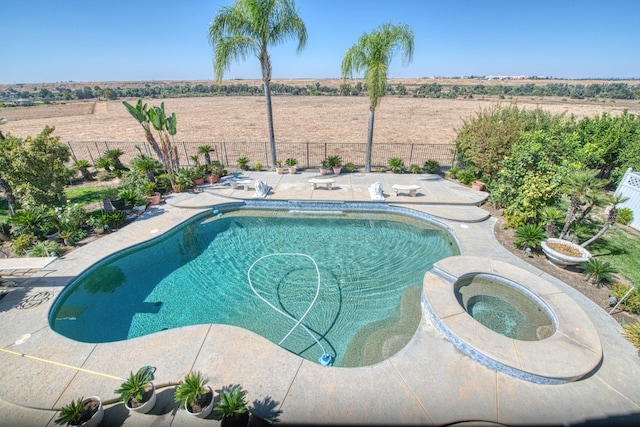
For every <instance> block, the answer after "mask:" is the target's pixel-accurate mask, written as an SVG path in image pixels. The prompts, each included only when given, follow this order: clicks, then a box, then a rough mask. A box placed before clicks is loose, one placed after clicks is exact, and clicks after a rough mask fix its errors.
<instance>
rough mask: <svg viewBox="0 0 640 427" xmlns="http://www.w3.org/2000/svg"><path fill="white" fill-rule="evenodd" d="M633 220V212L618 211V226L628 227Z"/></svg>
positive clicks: (624, 209)
mask: <svg viewBox="0 0 640 427" xmlns="http://www.w3.org/2000/svg"><path fill="white" fill-rule="evenodd" d="M632 220H633V211H632V210H631V209H629V208H622V209H618V219H617V221H618V222H619V223H620V224H624V225H629V223H630V222H631V221H632Z"/></svg>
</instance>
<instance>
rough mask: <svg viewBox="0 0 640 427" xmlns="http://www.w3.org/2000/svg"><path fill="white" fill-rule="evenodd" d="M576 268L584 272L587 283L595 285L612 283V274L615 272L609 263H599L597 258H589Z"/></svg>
mask: <svg viewBox="0 0 640 427" xmlns="http://www.w3.org/2000/svg"><path fill="white" fill-rule="evenodd" d="M578 268H580V270H582V271H583V272H584V274H585V276H586V279H587V280H588V281H591V283H595V284H600V283H602V282H611V281H613V274H614V273H616V272H617V271H616V269H615V268H614V267H613V266H612V265H611V263H610V262H607V261H600V260H599V259H597V258H590V259H589V261H588V262H586V263H584V264H582V265H580V266H578Z"/></svg>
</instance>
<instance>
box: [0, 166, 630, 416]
mask: <svg viewBox="0 0 640 427" xmlns="http://www.w3.org/2000/svg"><path fill="white" fill-rule="evenodd" d="M313 177H319V175H318V174H313V173H297V174H296V175H277V174H275V173H274V172H251V173H244V174H242V175H238V176H236V177H235V178H236V179H251V180H254V181H255V180H256V179H259V180H261V181H264V182H266V183H267V184H268V185H269V186H271V187H272V190H271V192H270V194H269V195H267V198H268V199H272V200H307V201H320V200H323V201H333V202H340V201H351V200H355V201H370V200H371V199H370V194H369V192H368V187H369V186H370V185H371V184H373V183H374V182H381V183H382V184H383V189H384V193H385V195H386V196H387V197H386V198H385V201H384V202H375V203H389V204H392V205H398V206H403V207H408V208H410V209H416V210H420V211H422V212H426V213H428V214H431V215H433V216H434V217H437V218H439V220H440V221H441V222H442V223H444V224H446V225H447V226H449V227H450V228H451V229H452V230H453V231H454V233H455V234H456V237H457V240H458V242H459V244H460V249H461V254H462V255H465V256H475V257H484V258H489V259H491V260H496V261H501V262H504V263H508V264H510V265H512V266H515V267H519V268H522V269H524V270H527V271H529V272H531V273H533V274H535V275H536V276H537V277H539V278H541V279H544V280H546V281H547V282H549V283H550V284H552V285H553V286H555V287H557V288H558V289H559V290H560V291H562V293H564V294H566V295H567V296H569V297H570V298H571V299H573V301H575V302H576V303H577V304H578V305H579V306H580V307H581V308H582V310H583V311H584V312H585V313H586V316H587V317H588V319H589V321H590V322H591V323H592V324H593V327H594V328H595V330H596V332H597V336H598V338H599V340H600V343H601V346H602V352H603V359H602V363H601V365H600V366H598V367H597V368H596V370H595V371H594V372H593V373H592V374H591V375H589V376H588V377H586V378H584V379H581V380H579V381H575V382H569V383H565V384H560V385H542V384H535V383H531V382H527V381H523V380H520V379H517V378H514V377H512V376H509V375H506V374H503V373H501V372H498V371H495V370H492V369H490V368H488V367H486V366H484V365H482V364H480V363H478V362H476V361H475V360H473V359H472V358H470V357H469V356H467V355H466V354H465V353H463V352H462V351H460V350H458V348H457V347H456V346H455V345H453V344H452V343H451V342H450V341H449V340H448V339H446V338H445V337H444V336H443V335H442V334H441V333H440V332H439V331H438V330H437V329H436V328H435V326H434V325H433V324H432V323H431V322H430V321H429V320H428V318H427V316H426V315H425V313H424V312H423V318H422V320H421V322H420V325H419V327H418V329H417V331H416V332H415V334H414V336H413V338H412V340H411V341H410V342H409V344H408V345H407V346H406V347H405V348H403V349H402V350H400V351H399V352H398V353H396V354H394V355H393V356H391V357H390V358H389V359H387V360H385V361H383V362H380V363H377V364H375V365H372V366H367V367H362V368H335V367H333V368H326V367H322V366H320V365H318V364H316V363H313V362H310V361H307V360H304V359H301V358H299V357H297V356H295V355H293V354H291V353H289V352H287V351H286V350H284V349H281V348H280V347H278V346H277V345H275V344H273V343H271V342H270V341H268V340H266V339H264V338H262V337H260V336H257V335H255V334H254V333H252V332H249V331H246V330H243V329H239V328H235V327H232V326H226V325H195V326H187V327H183V328H179V329H173V330H167V331H163V332H160V333H156V334H153V335H149V336H144V337H139V338H135V339H132V340H127V341H120V342H113V343H101V344H88V343H80V342H76V341H73V340H70V339H68V338H66V337H63V336H61V335H59V334H57V333H56V332H54V331H52V330H51V328H50V327H49V323H48V318H47V316H48V313H49V310H50V308H51V306H52V304H53V302H54V300H55V299H56V297H57V296H58V295H60V293H61V292H62V291H63V290H64V288H65V286H67V285H68V284H69V283H71V282H72V281H73V280H74V278H75V277H77V276H78V275H79V274H81V273H82V272H83V271H84V270H86V269H87V268H88V267H90V266H91V265H92V264H94V263H95V262H97V261H99V260H100V259H102V258H104V257H106V256H108V255H110V254H112V253H115V252H118V251H120V250H123V249H125V248H127V247H130V246H132V245H135V244H137V243H140V242H143V241H146V240H149V239H151V238H154V237H156V236H159V235H161V234H162V233H164V232H166V231H168V230H170V229H171V228H173V227H174V226H175V225H176V224H178V223H181V222H183V221H186V220H188V219H189V218H191V217H193V216H194V215H197V214H199V213H200V212H203V211H204V210H206V209H209V208H210V207H212V206H216V205H220V204H223V203H228V202H230V201H233V200H237V199H250V198H252V196H253V191H252V190H248V191H247V190H244V189H243V188H238V189H233V188H232V186H231V185H230V179H231V177H227V178H226V179H223V180H222V181H221V182H220V183H217V184H211V185H205V186H202V187H201V188H200V191H198V192H193V193H182V194H177V195H172V196H169V197H167V198H166V204H162V205H159V206H153V207H150V208H149V209H147V211H146V212H145V213H144V214H143V215H141V216H140V217H139V218H138V219H136V220H135V221H134V222H133V223H131V224H129V225H127V226H126V228H124V229H122V230H120V231H118V232H115V233H112V234H109V235H106V236H104V237H102V238H100V239H99V240H96V241H94V242H91V243H89V244H87V245H85V246H83V247H81V248H78V249H76V250H75V251H73V252H71V253H70V254H68V255H66V256H64V257H61V258H59V259H57V260H55V261H54V262H52V263H51V264H49V265H47V266H45V267H44V268H42V269H41V270H40V271H39V272H37V273H35V274H34V275H33V276H32V277H31V278H30V279H27V280H25V281H24V282H22V283H21V285H20V286H19V287H17V288H15V289H14V290H13V291H11V292H10V293H9V294H8V295H7V296H5V297H4V298H3V299H2V300H0V322H1V323H2V325H3V327H2V328H1V329H0V350H2V351H0V374H1V375H0V399H1V400H0V425H2V426H13V425H16V426H22V425H28V426H52V425H53V419H55V418H56V416H57V414H56V412H55V411H54V410H55V408H60V407H61V406H62V405H64V404H66V403H68V402H69V401H70V400H71V399H74V398H77V397H80V396H88V395H98V396H100V397H101V398H102V399H103V400H106V401H107V402H112V401H113V399H114V398H115V397H116V396H115V394H114V393H113V390H115V389H116V388H118V386H119V385H120V382H121V381H120V380H119V379H118V378H121V377H125V376H127V375H128V374H129V372H130V371H132V370H136V369H138V368H139V367H140V366H144V365H153V366H155V367H156V368H157V371H156V375H155V383H156V384H157V385H159V389H158V393H159V395H158V403H157V404H156V407H155V408H154V409H153V410H152V412H151V413H150V414H146V415H141V414H137V413H127V411H126V409H125V408H124V407H123V406H122V405H121V404H113V403H109V404H107V405H106V406H105V419H104V421H103V424H102V425H109V426H111V425H127V426H151V425H153V426H172V425H175V426H183V425H186V426H197V425H207V424H209V425H210V424H211V423H214V424H215V423H217V422H218V421H216V420H215V419H205V420H201V419H197V418H194V417H190V416H188V415H187V414H186V413H185V411H184V410H179V411H177V410H176V409H175V404H174V402H173V389H174V387H173V386H172V385H171V384H174V383H175V382H177V381H179V380H180V379H181V378H182V377H183V376H184V375H185V374H186V373H188V372H189V371H191V370H200V371H202V372H203V373H204V374H205V375H206V376H207V377H208V378H209V384H210V385H211V386H212V387H213V388H214V389H216V390H219V389H220V388H221V387H223V386H226V385H231V384H240V385H242V386H243V388H244V389H245V390H247V391H248V396H247V397H248V400H249V402H250V407H251V409H252V410H253V411H254V412H255V413H257V414H259V415H261V416H263V417H265V418H276V419H277V421H278V422H279V423H282V424H296V425H301V424H336V425H338V424H340V425H347V424H350V425H353V424H358V425H445V424H454V423H461V422H466V421H474V422H476V423H478V424H488V423H501V424H506V425H577V424H583V425H600V424H601V423H608V425H639V424H640V359H639V358H638V353H637V350H636V349H635V348H634V347H633V345H631V343H629V342H628V341H627V340H626V339H625V338H624V337H623V336H622V335H621V328H620V326H619V325H618V324H617V322H616V321H615V320H614V319H612V318H611V317H610V316H609V315H608V314H607V313H606V311H605V310H603V308H602V307H598V306H597V305H596V304H594V303H593V302H592V301H591V300H589V299H588V298H586V297H585V296H584V295H582V294H580V293H579V292H578V291H576V290H575V289H573V288H571V287H570V286H568V285H566V284H565V283H562V282H561V281H559V280H557V279H555V278H554V277H552V276H549V275H548V274H546V273H544V272H541V271H539V270H537V269H535V268H533V267H531V266H530V265H529V264H527V263H526V262H524V260H522V259H520V258H518V257H515V256H513V255H512V254H511V253H510V252H508V251H507V250H505V249H504V248H503V247H502V246H501V245H500V244H499V243H498V242H497V241H496V239H495V238H494V235H493V227H494V225H495V219H493V218H490V217H489V215H488V213H487V212H486V211H484V210H482V209H481V208H479V207H477V204H479V203H481V202H482V201H483V200H484V199H485V198H486V193H483V192H478V191H474V190H471V189H469V188H467V187H464V186H461V185H458V184H456V183H452V182H449V181H446V180H443V179H441V178H439V177H437V176H434V175H393V174H361V173H358V174H342V175H339V176H329V177H331V178H333V179H335V181H336V182H335V183H334V184H333V188H332V189H331V190H327V189H324V188H319V189H316V190H313V189H312V185H311V184H310V183H309V182H308V180H309V179H311V178H313ZM394 184H400V185H419V186H420V189H419V190H418V191H417V195H416V197H410V196H408V195H404V194H402V193H401V194H400V195H399V196H393V195H392V194H393V192H392V188H391V187H392V185H394ZM250 187H251V188H253V185H251V186H250ZM584 326H585V327H590V325H584ZM96 327H105V325H96ZM27 356H29V357H27ZM546 356H547V357H548V356H549V355H546ZM34 358H40V359H44V360H48V361H53V362H55V363H56V364H51V363H47V362H45V361H43V360H37V359H34ZM69 366H71V367H80V368H82V369H83V370H76V369H72V368H70V367H69Z"/></svg>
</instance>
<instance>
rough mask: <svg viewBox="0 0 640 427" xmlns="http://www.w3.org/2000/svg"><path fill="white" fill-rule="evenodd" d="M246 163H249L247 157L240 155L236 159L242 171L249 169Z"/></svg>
mask: <svg viewBox="0 0 640 427" xmlns="http://www.w3.org/2000/svg"><path fill="white" fill-rule="evenodd" d="M248 165H249V158H248V157H240V158H239V159H238V166H239V167H240V169H242V170H243V171H246V170H249V166H248Z"/></svg>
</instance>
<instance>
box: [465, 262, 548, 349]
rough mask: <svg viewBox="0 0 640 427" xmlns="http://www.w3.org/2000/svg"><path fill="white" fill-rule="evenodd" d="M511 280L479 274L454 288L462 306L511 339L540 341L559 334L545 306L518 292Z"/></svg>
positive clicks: (492, 328) (474, 316) (476, 318)
mask: <svg viewBox="0 0 640 427" xmlns="http://www.w3.org/2000/svg"><path fill="white" fill-rule="evenodd" d="M509 282H510V281H508V280H507V279H504V278H501V277H498V276H493V275H490V274H475V275H473V276H471V277H467V278H464V279H461V280H459V281H458V282H457V283H456V285H455V288H454V292H455V295H456V298H457V300H458V302H459V303H460V305H462V307H463V308H464V309H465V310H466V311H467V313H469V315H470V316H471V317H473V318H474V319H475V320H477V321H478V322H480V323H481V324H482V325H484V326H486V327H487V328H489V329H491V330H492V331H494V332H497V333H499V334H501V335H504V336H506V337H509V338H513V339H517V340H522V341H538V340H542V339H544V338H548V337H549V336H551V335H552V334H553V333H554V332H555V326H554V324H553V320H552V319H551V317H550V315H549V314H548V313H547V310H545V308H544V307H543V306H542V303H541V302H537V301H535V300H534V299H533V298H532V297H531V296H528V295H526V294H525V293H524V292H522V291H520V290H518V289H516V288H515V287H514V286H511V285H510V284H509Z"/></svg>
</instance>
